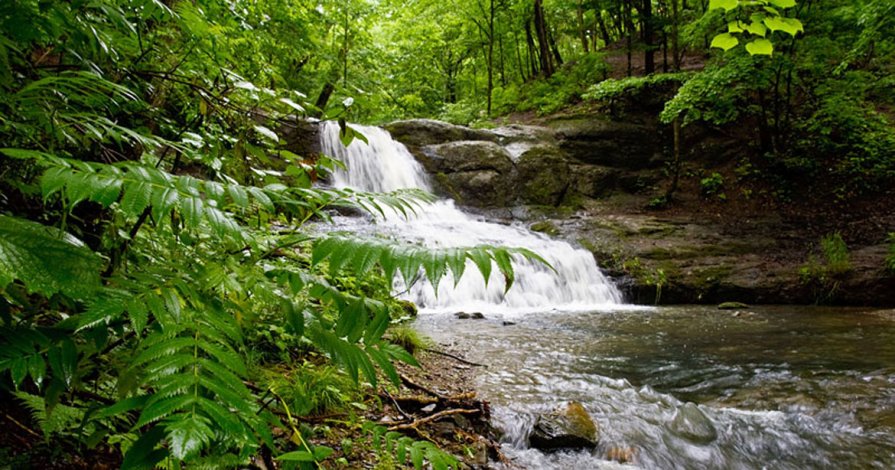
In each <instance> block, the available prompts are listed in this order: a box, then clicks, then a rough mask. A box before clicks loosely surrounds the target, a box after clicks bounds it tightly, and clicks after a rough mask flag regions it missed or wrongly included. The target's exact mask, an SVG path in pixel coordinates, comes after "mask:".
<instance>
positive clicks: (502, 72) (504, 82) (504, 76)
mask: <svg viewBox="0 0 895 470" xmlns="http://www.w3.org/2000/svg"><path fill="white" fill-rule="evenodd" d="M497 46H498V48H497V57H498V59H500V86H502V87H506V86H507V73H506V67H505V65H504V55H505V54H504V51H503V35H502V34H501V35H500V36H498V37H497Z"/></svg>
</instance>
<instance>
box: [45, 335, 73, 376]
mask: <svg viewBox="0 0 895 470" xmlns="http://www.w3.org/2000/svg"><path fill="white" fill-rule="evenodd" d="M47 359H48V361H49V362H50V368H51V369H52V370H53V375H54V376H55V377H56V378H57V379H59V380H60V381H62V383H64V384H65V386H66V387H67V388H70V387H71V384H72V381H73V380H74V378H75V374H76V372H77V369H78V349H77V348H76V347H75V343H74V342H72V340H70V339H64V340H62V342H60V343H59V345H58V346H54V347H52V348H50V350H49V351H48V353H47Z"/></svg>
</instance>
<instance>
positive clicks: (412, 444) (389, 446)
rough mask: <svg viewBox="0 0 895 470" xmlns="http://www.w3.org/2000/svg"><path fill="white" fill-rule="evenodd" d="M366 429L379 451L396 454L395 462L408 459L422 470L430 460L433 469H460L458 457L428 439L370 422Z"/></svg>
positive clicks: (403, 462)
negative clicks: (404, 433) (410, 435)
mask: <svg viewBox="0 0 895 470" xmlns="http://www.w3.org/2000/svg"><path fill="white" fill-rule="evenodd" d="M364 428H365V430H366V431H367V432H368V433H370V434H372V436H373V446H374V448H375V449H376V450H377V452H380V453H384V454H386V455H389V456H394V458H395V461H394V462H395V463H397V464H399V465H404V464H405V463H406V462H407V461H408V460H410V464H411V465H413V468H415V469H417V470H420V469H422V468H423V464H424V462H428V463H429V465H431V467H432V469H433V470H447V469H449V468H452V469H458V468H460V463H459V462H458V461H457V459H456V457H454V456H452V455H450V454H448V453H446V452H444V451H442V450H441V449H439V448H438V447H437V446H435V445H434V444H432V443H431V442H428V441H417V440H414V439H413V438H410V437H407V436H405V435H403V434H401V433H399V432H396V431H389V430H388V429H387V428H385V427H383V426H377V425H375V424H373V423H368V424H366V425H365V426H364Z"/></svg>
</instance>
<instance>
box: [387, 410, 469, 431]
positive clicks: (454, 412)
mask: <svg viewBox="0 0 895 470" xmlns="http://www.w3.org/2000/svg"><path fill="white" fill-rule="evenodd" d="M476 413H481V410H472V409H464V408H457V409H453V410H444V411H439V412H438V413H435V414H434V415H429V416H426V417H425V418H420V419H418V420H415V421H413V422H412V423H407V424H398V425H395V426H392V427H390V428H388V430H389V431H400V430H405V429H413V430H417V427H418V426H420V425H422V424H426V423H431V422H432V421H436V420H439V419H441V418H444V417H445V416H451V415H459V414H465V415H471V414H476Z"/></svg>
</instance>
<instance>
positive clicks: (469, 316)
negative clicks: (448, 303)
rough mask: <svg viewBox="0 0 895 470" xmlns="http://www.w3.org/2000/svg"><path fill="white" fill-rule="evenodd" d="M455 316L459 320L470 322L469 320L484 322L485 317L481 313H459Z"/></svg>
mask: <svg viewBox="0 0 895 470" xmlns="http://www.w3.org/2000/svg"><path fill="white" fill-rule="evenodd" d="M456 316H457V318H459V319H460V320H470V319H471V320H484V319H485V315H483V314H482V312H472V313H466V312H459V313H457V314H456Z"/></svg>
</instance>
